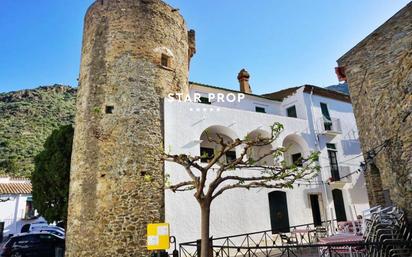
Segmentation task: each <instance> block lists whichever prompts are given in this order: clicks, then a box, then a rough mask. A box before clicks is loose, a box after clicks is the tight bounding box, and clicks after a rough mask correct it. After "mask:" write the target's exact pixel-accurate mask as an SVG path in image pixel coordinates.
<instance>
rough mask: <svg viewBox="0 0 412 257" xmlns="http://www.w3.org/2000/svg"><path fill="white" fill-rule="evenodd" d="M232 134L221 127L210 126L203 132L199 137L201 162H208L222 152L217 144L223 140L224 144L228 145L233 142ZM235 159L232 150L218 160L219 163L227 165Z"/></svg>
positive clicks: (234, 151) (234, 153)
mask: <svg viewBox="0 0 412 257" xmlns="http://www.w3.org/2000/svg"><path fill="white" fill-rule="evenodd" d="M233 138H234V133H233V132H232V131H231V130H230V129H229V128H226V127H223V126H212V127H209V128H207V129H206V130H204V131H203V133H202V135H201V136H200V140H201V143H200V156H202V159H201V162H205V163H207V162H209V161H210V160H212V159H213V158H214V156H215V154H217V153H219V152H220V151H221V150H222V146H221V145H220V144H219V143H218V142H219V141H220V140H223V142H224V143H226V144H230V143H232V142H233ZM235 159H236V150H235V149H233V150H231V151H229V152H226V154H225V155H224V156H222V158H221V159H220V160H219V162H221V163H229V162H231V161H233V160H235Z"/></svg>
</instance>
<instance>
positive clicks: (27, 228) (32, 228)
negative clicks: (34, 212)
mask: <svg viewBox="0 0 412 257" xmlns="http://www.w3.org/2000/svg"><path fill="white" fill-rule="evenodd" d="M32 232H49V233H52V234H55V235H57V236H60V237H65V234H66V232H65V230H64V229H63V228H61V227H58V226H53V225H49V224H47V223H46V222H39V223H31V224H26V225H24V226H23V227H22V229H21V233H32Z"/></svg>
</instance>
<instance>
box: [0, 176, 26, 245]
mask: <svg viewBox="0 0 412 257" xmlns="http://www.w3.org/2000/svg"><path fill="white" fill-rule="evenodd" d="M31 191H32V187H31V183H30V181H29V180H27V179H22V178H10V177H5V176H4V177H1V176H0V222H4V231H3V235H4V237H7V236H9V235H11V234H16V233H20V230H21V227H22V226H23V225H24V224H26V223H30V221H31V218H32V217H33V216H34V209H33V205H32V199H31V198H32V197H31Z"/></svg>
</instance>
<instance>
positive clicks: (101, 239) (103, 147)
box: [66, 0, 195, 257]
mask: <svg viewBox="0 0 412 257" xmlns="http://www.w3.org/2000/svg"><path fill="white" fill-rule="evenodd" d="M194 53H195V48H194V32H193V31H190V32H189V33H188V31H187V29H186V25H185V21H184V19H183V17H182V16H181V15H180V14H179V13H178V11H177V10H176V9H173V8H172V7H170V6H169V5H167V4H165V3H164V2H162V1H161V0H98V1H96V2H95V3H94V4H93V5H92V6H91V7H90V8H89V10H88V11H87V14H86V17H85V25H84V36H83V49H82V59H81V68H80V79H79V90H78V96H77V113H76V121H75V136H74V145H73V156H72V170H71V184H70V198H69V215H68V230H67V242H66V248H67V249H66V256H67V257H83V256H85V257H86V256H87V257H91V256H93V257H101V256H110V257H112V256H116V257H118V256H137V257H142V256H148V253H147V252H146V250H145V249H146V225H147V223H152V222H161V221H163V220H164V186H163V179H164V178H163V162H162V161H161V160H160V158H159V153H160V151H161V149H163V104H162V103H163V97H164V96H165V95H167V94H168V93H175V92H183V93H186V92H187V91H188V69H189V61H190V57H191V56H192V55H193V54H194Z"/></svg>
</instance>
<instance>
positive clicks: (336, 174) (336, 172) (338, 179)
mask: <svg viewBox="0 0 412 257" xmlns="http://www.w3.org/2000/svg"><path fill="white" fill-rule="evenodd" d="M329 172H330V177H329V184H330V186H331V187H332V188H333V189H335V188H337V189H342V188H343V187H344V186H345V185H346V184H347V183H351V182H352V179H351V177H350V176H348V175H349V174H350V167H348V166H339V167H329Z"/></svg>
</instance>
